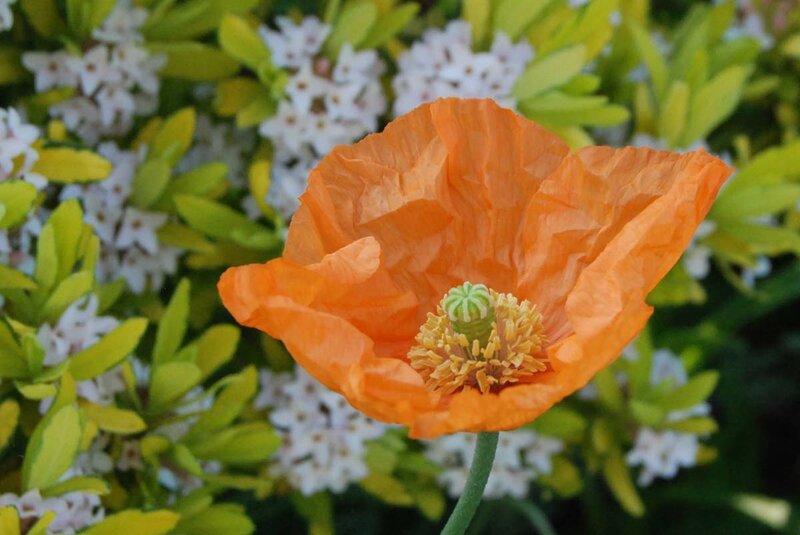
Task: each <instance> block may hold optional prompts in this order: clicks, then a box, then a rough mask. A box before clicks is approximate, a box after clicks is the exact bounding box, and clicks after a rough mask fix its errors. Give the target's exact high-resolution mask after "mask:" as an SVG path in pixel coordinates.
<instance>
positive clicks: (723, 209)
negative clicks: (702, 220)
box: [711, 184, 800, 222]
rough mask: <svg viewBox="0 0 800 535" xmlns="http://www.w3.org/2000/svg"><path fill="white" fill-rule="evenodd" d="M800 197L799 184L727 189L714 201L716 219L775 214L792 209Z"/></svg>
mask: <svg viewBox="0 0 800 535" xmlns="http://www.w3.org/2000/svg"><path fill="white" fill-rule="evenodd" d="M798 199H800V185H798V184H768V185H756V186H750V187H745V188H741V189H738V190H734V191H732V192H730V193H728V191H727V189H726V190H723V192H722V194H721V195H720V196H719V198H718V199H717V202H716V203H714V207H713V208H712V211H711V214H712V215H711V217H712V218H713V219H714V220H723V219H724V220H729V221H734V222H735V221H742V220H745V219H748V218H752V217H757V216H763V215H773V214H779V213H782V212H785V211H786V210H790V209H792V208H793V207H794V206H795V205H796V204H797V201H798Z"/></svg>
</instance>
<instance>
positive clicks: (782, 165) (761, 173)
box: [723, 139, 800, 194]
mask: <svg viewBox="0 0 800 535" xmlns="http://www.w3.org/2000/svg"><path fill="white" fill-rule="evenodd" d="M798 153H800V139H798V140H795V141H792V142H790V143H787V144H786V145H783V146H778V147H771V148H769V149H767V150H764V151H762V152H759V153H758V154H757V155H756V156H755V157H754V158H753V159H752V160H750V161H749V162H748V163H747V164H746V165H745V166H743V167H742V168H741V169H739V171H738V172H737V173H736V175H735V176H734V177H733V178H732V179H731V180H729V184H728V186H727V187H726V188H725V190H724V191H723V194H728V192H729V190H730V191H737V190H740V189H744V188H745V187H748V186H751V185H756V184H759V183H761V182H763V181H764V180H765V179H769V178H774V177H790V176H800V158H797V157H796V156H797V154H798Z"/></svg>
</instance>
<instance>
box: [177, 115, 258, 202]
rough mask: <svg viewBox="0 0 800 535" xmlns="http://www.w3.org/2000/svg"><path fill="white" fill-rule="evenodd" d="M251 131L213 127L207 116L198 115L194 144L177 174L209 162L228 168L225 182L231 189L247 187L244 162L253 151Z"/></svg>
mask: <svg viewBox="0 0 800 535" xmlns="http://www.w3.org/2000/svg"><path fill="white" fill-rule="evenodd" d="M255 143H256V137H255V135H254V133H253V132H252V130H249V129H248V130H242V129H239V128H236V127H235V126H234V125H231V124H228V123H218V124H215V123H214V122H213V121H212V120H211V117H209V116H208V115H198V117H197V124H196V125H195V129H194V143H193V144H192V148H191V149H189V151H188V152H187V153H186V155H185V156H184V157H183V159H182V160H181V161H180V162H179V163H178V165H177V168H176V169H177V171H179V172H186V171H190V170H192V169H194V168H196V167H199V166H201V165H204V164H207V163H211V162H222V163H224V164H225V165H226V166H227V168H228V180H229V181H230V183H231V185H233V186H235V187H239V188H241V187H243V186H245V185H246V184H247V162H248V161H249V159H250V156H251V153H252V152H253V149H254V148H255Z"/></svg>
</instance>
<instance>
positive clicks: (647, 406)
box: [630, 399, 667, 426]
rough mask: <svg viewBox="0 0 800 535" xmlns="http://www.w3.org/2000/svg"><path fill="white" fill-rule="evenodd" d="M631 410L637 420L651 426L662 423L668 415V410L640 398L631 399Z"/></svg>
mask: <svg viewBox="0 0 800 535" xmlns="http://www.w3.org/2000/svg"><path fill="white" fill-rule="evenodd" d="M630 411H631V415H632V416H633V417H634V418H635V419H636V421H637V422H639V423H640V424H642V425H649V426H655V425H659V424H661V423H662V422H663V421H664V418H665V417H666V416H667V413H666V411H665V410H664V409H662V408H661V407H659V406H657V405H653V404H652V403H647V402H645V401H641V400H638V399H633V400H631V402H630Z"/></svg>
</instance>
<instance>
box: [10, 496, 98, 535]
mask: <svg viewBox="0 0 800 535" xmlns="http://www.w3.org/2000/svg"><path fill="white" fill-rule="evenodd" d="M2 507H13V508H15V509H16V510H17V514H18V515H19V518H20V521H21V523H23V524H26V523H27V522H35V521H36V520H37V519H38V518H40V517H41V516H42V515H44V514H45V513H47V512H53V513H55V518H54V520H53V522H52V523H51V524H50V525H49V526H48V527H47V533H58V534H59V535H74V534H75V533H77V532H78V531H81V530H83V529H85V528H87V527H89V526H91V525H93V524H96V523H98V522H100V521H101V520H103V518H104V517H105V510H104V509H103V506H102V504H101V503H100V498H99V497H98V496H96V495H94V494H86V493H83V492H70V493H68V494H64V495H62V496H59V497H57V498H42V495H41V494H40V493H39V491H38V490H31V491H28V492H26V493H25V494H23V495H22V496H18V495H16V494H10V493H9V494H2V495H0V508H2ZM23 531H24V530H23Z"/></svg>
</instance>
